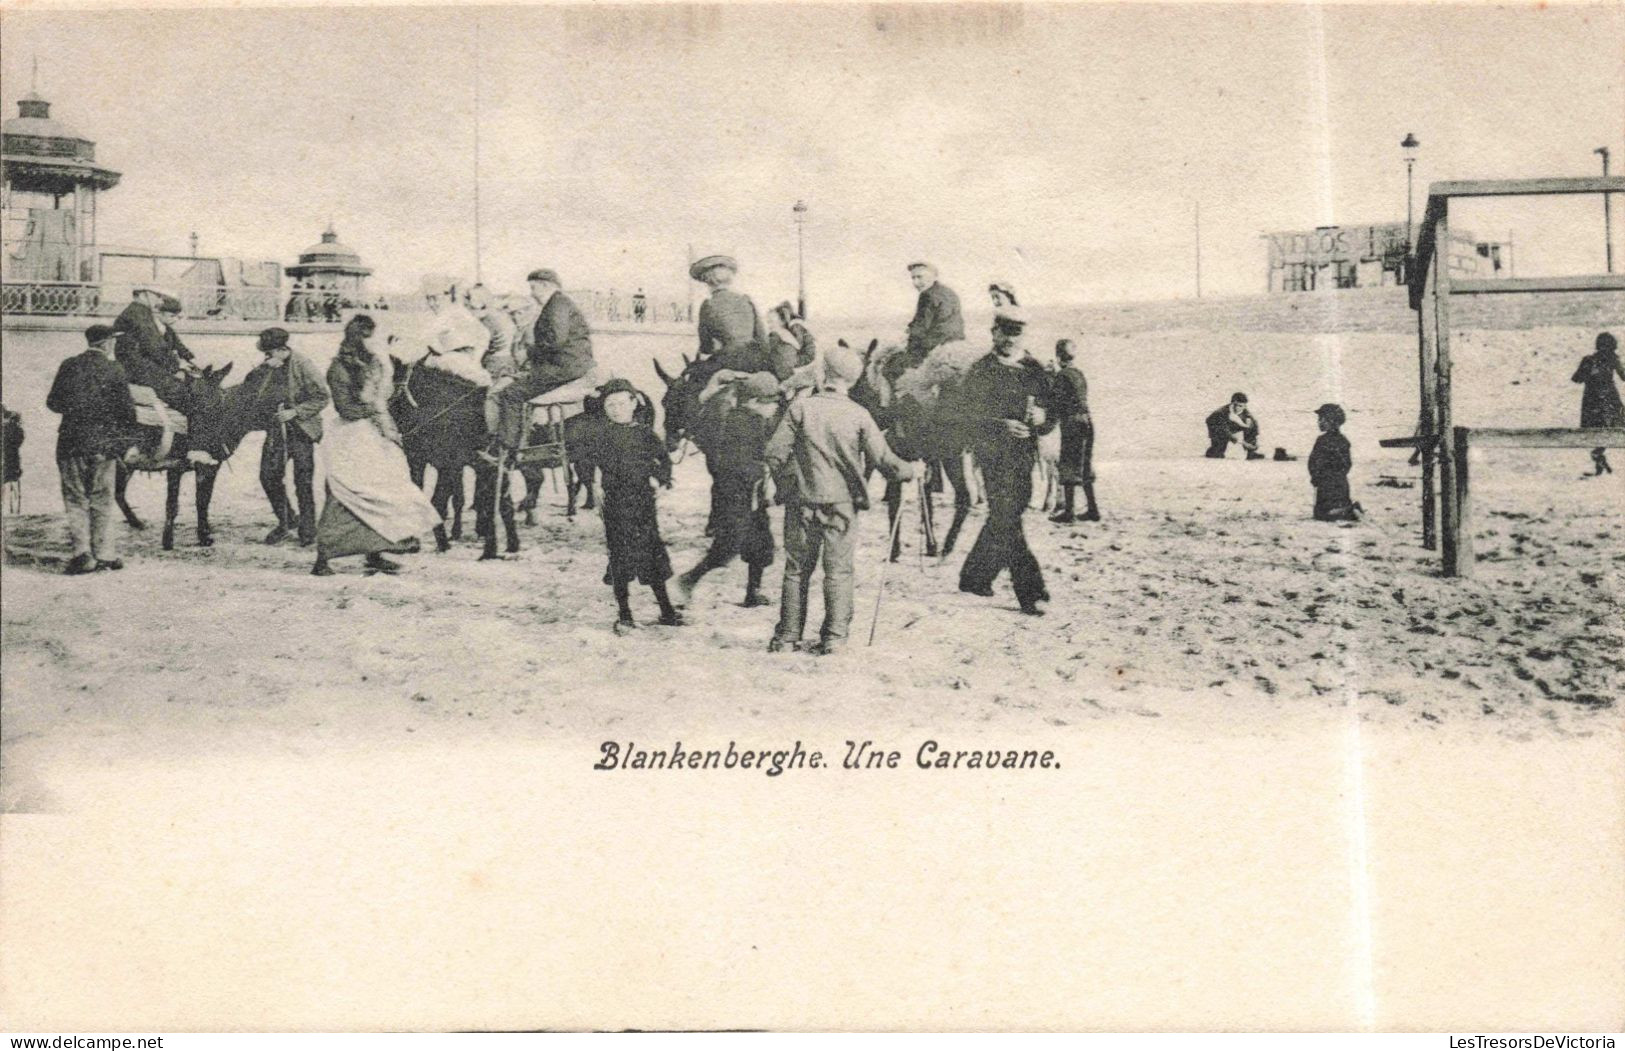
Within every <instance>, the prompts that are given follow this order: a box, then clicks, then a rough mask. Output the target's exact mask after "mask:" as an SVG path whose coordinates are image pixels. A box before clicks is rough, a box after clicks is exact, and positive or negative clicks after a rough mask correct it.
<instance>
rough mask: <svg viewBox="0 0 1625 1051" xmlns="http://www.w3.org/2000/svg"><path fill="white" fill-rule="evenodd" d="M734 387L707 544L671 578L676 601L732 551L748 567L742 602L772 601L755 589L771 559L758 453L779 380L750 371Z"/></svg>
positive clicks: (719, 445)
mask: <svg viewBox="0 0 1625 1051" xmlns="http://www.w3.org/2000/svg"><path fill="white" fill-rule="evenodd" d="M734 392H735V399H736V404H735V406H734V407H733V408H732V409H730V410H728V414H727V415H726V416H724V417H723V420H722V426H721V428H720V433H719V434H718V437H717V442H716V446H715V452H716V456H715V460H716V462H715V463H714V464H713V465H712V469H713V471H714V472H715V474H714V477H713V479H712V483H711V485H712V492H713V493H714V494H715V501H714V504H713V506H714V508H715V516H716V518H715V528H714V530H713V536H712V540H711V548H710V550H709V551H707V552H706V553H705V557H704V558H703V559H701V560H700V562H699V564H698V565H696V566H695V567H694V568H693V569H691V570H689V571H688V572H687V573H684V574H683V575H682V576H680V577H678V578H677V601H679V602H686V601H687V600H688V596H689V594H690V593H691V592H692V591H693V590H694V588H695V586H696V585H698V584H699V582H700V580H701V578H703V577H704V576H705V574H707V573H709V572H710V571H711V570H713V569H721V568H722V567H723V566H726V565H727V564H728V563H729V562H732V561H733V559H734V556H735V555H738V556H740V557H742V558H743V559H744V560H745V565H746V566H748V567H749V569H750V573H749V577H748V579H747V581H746V583H745V601H744V602H743V603H742V604H743V605H744V606H746V607H747V608H749V607H754V606H768V605H771V604H772V603H771V602H770V601H769V600H768V598H767V597H766V596H764V595H763V594H762V591H761V588H762V571H763V570H764V569H765V568H766V567H768V566H770V565H772V564H773V530H772V528H771V527H770V526H769V525H768V520H767V508H768V504H769V502H770V500H771V498H770V497H769V495H768V493H767V490H766V485H767V482H768V479H767V472H766V465H765V463H764V457H765V455H766V449H767V440H768V437H769V436H770V435H771V434H772V432H773V418H774V417H775V416H777V415H778V411H779V383H778V380H777V379H776V378H775V377H774V375H773V374H772V373H771V372H754V373H751V374H750V375H748V376H746V377H745V378H743V379H741V380H739V381H738V382H737V383H735V384H734Z"/></svg>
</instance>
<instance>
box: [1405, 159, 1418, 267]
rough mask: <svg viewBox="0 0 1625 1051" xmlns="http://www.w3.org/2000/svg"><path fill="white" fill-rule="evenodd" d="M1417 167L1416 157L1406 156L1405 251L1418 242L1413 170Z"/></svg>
mask: <svg viewBox="0 0 1625 1051" xmlns="http://www.w3.org/2000/svg"><path fill="white" fill-rule="evenodd" d="M1415 168H1416V158H1415V157H1406V158H1405V251H1406V252H1409V251H1410V250H1411V247H1412V246H1413V245H1415V244H1416V232H1415V225H1416V222H1415V219H1414V218H1413V217H1414V215H1415V209H1416V205H1415V203H1414V202H1415V199H1416V198H1415V192H1414V185H1415V184H1414V181H1413V176H1412V171H1413V170H1414V169H1415Z"/></svg>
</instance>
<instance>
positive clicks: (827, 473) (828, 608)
mask: <svg viewBox="0 0 1625 1051" xmlns="http://www.w3.org/2000/svg"><path fill="white" fill-rule="evenodd" d="M862 375H863V362H862V361H860V360H859V359H858V356H857V355H856V354H854V353H853V352H852V350H851V349H850V348H848V347H843V346H836V347H831V348H829V349H828V350H826V351H824V379H823V383H822V384H821V385H820V387H819V389H818V390H817V391H815V392H813V394H811V395H810V396H808V397H806V398H802V399H800V400H798V401H794V402H791V403H790V408H789V409H788V410H787V411H786V412H785V414H784V417H783V418H782V419H781V420H780V422H779V425H778V427H777V428H776V429H775V430H774V431H773V436H772V437H771V438H770V439H768V443H767V449H766V452H765V458H766V460H767V467H768V471H769V472H770V473H771V474H772V476H773V478H774V480H775V481H776V482H777V483H778V486H779V489H780V491H781V492H783V493H784V498H785V507H784V587H783V594H782V596H781V600H780V604H779V625H778V629H777V630H776V631H775V632H774V633H773V640H772V641H771V642H769V643H768V647H767V648H768V650H769V651H772V652H777V651H779V650H782V649H784V648H785V647H787V646H792V647H799V646H800V645H801V634H802V631H803V629H804V627H805V624H806V616H807V591H808V588H809V586H810V585H811V583H812V575H813V570H815V569H816V568H818V566H819V564H820V562H822V564H823V568H824V624H823V628H822V630H821V632H820V637H819V641H818V643H817V644H816V645H814V646H813V647H811V649H810V650H809V652H812V653H816V654H820V655H823V654H829V653H833V652H835V651H836V650H838V649H839V648H840V647H841V646H842V645H844V644H845V642H846V636H847V631H848V629H849V628H850V627H851V624H852V559H853V557H854V554H855V551H854V547H855V542H856V538H857V534H856V532H855V529H854V527H855V526H856V524H857V515H858V512H859V511H861V510H863V509H864V508H866V507H868V506H869V494H868V492H867V490H866V489H865V487H864V484H863V479H864V469H865V465H866V464H868V465H872V466H874V467H878V468H879V469H880V470H881V472H882V473H883V474H885V476H886V477H887V478H888V479H890V480H891V481H893V482H906V481H908V480H909V479H910V478H912V477H913V476H914V471H913V468H912V467H910V466H909V465H908V464H907V463H906V462H904V461H903V460H900V459H898V457H897V454H896V453H894V452H892V450H891V447H890V446H888V445H887V444H886V438H885V435H883V434H882V433H881V431H880V427H879V426H878V425H877V424H876V423H875V421H874V417H872V416H870V415H869V413H868V411H867V410H866V409H864V408H863V407H862V406H861V405H859V404H858V403H857V402H855V401H853V400H852V399H851V398H850V397H849V396H848V394H847V392H848V390H849V389H850V388H851V386H852V384H854V383H856V382H857V380H858V378H859V377H860V376H862Z"/></svg>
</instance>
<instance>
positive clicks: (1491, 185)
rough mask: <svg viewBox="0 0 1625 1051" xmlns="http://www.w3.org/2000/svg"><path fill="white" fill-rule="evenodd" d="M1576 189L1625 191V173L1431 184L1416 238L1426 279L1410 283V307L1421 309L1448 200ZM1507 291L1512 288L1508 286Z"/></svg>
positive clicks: (1418, 265)
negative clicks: (1437, 232) (1624, 174)
mask: <svg viewBox="0 0 1625 1051" xmlns="http://www.w3.org/2000/svg"><path fill="white" fill-rule="evenodd" d="M1575 193H1625V176H1620V175H1611V176H1596V175H1586V176H1581V177H1578V178H1567V179H1561V178H1560V179H1469V180H1454V181H1449V182H1436V183H1430V184H1428V198H1427V204H1426V205H1425V206H1424V207H1423V209H1422V226H1421V231H1422V232H1421V236H1420V237H1418V238H1417V242H1416V249H1415V251H1416V273H1418V274H1420V275H1423V279H1422V280H1421V281H1420V282H1418V281H1413V282H1412V283H1411V287H1410V294H1411V296H1410V298H1411V309H1412V310H1421V309H1422V298H1423V295H1424V294H1425V292H1426V288H1425V286H1426V284H1427V280H1426V276H1425V275H1426V274H1427V271H1428V264H1429V263H1430V262H1432V259H1433V253H1434V251H1435V248H1436V245H1437V241H1436V240H1435V238H1434V234H1435V232H1436V230H1435V225H1436V224H1437V222H1438V220H1439V219H1441V218H1443V216H1444V214H1445V211H1446V207H1445V206H1446V202H1448V201H1449V200H1450V198H1452V197H1526V196H1531V195H1550V194H1575ZM1505 291H1513V290H1512V289H1505Z"/></svg>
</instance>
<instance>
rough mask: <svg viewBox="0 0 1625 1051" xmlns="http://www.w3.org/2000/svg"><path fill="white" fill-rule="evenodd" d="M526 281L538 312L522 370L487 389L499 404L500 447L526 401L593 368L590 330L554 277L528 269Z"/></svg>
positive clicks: (512, 438) (513, 431)
mask: <svg viewBox="0 0 1625 1051" xmlns="http://www.w3.org/2000/svg"><path fill="white" fill-rule="evenodd" d="M527 280H528V281H529V282H530V295H531V298H532V299H534V300H535V301H536V303H537V305H538V306H539V307H540V308H541V312H540V313H538V314H537V315H536V323H535V324H534V325H533V326H532V328H531V339H530V342H529V348H528V354H527V358H526V363H525V367H524V368H522V369H521V370H520V372H519V374H518V375H517V376H516V377H514V378H513V379H511V380H503V379H499V380H497V382H496V383H495V384H494V385H493V386H492V388H491V395H492V397H493V398H495V399H496V400H497V401H498V402H499V403H500V405H501V430H502V436H503V437H502V443H503V444H504V445H508V446H512V445H514V444H517V441H518V434H517V431H518V429H519V427H520V426H521V425H522V421H523V418H524V412H525V403H526V402H528V401H530V400H531V399H532V398H536V397H539V396H541V395H543V394H546V393H547V392H548V391H550V390H553V389H555V388H557V387H562V386H564V385H565V384H566V383H570V382H572V381H574V380H578V379H580V378H581V377H583V376H585V375H587V373H589V372H591V371H592V369H593V356H592V329H591V328H589V327H588V326H587V318H586V316H585V315H583V314H582V313H581V309H580V308H579V307H577V306H576V305H575V303H574V302H572V301H571V299H570V297H569V296H567V295H565V294H564V292H563V290H562V289H561V287H560V284H559V275H558V273H557V272H555V271H553V270H548V269H545V268H543V269H541V270H532V271H531V272H530V276H529V277H528V278H527ZM487 419H488V421H489V420H490V416H489V415H488V416H487Z"/></svg>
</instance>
